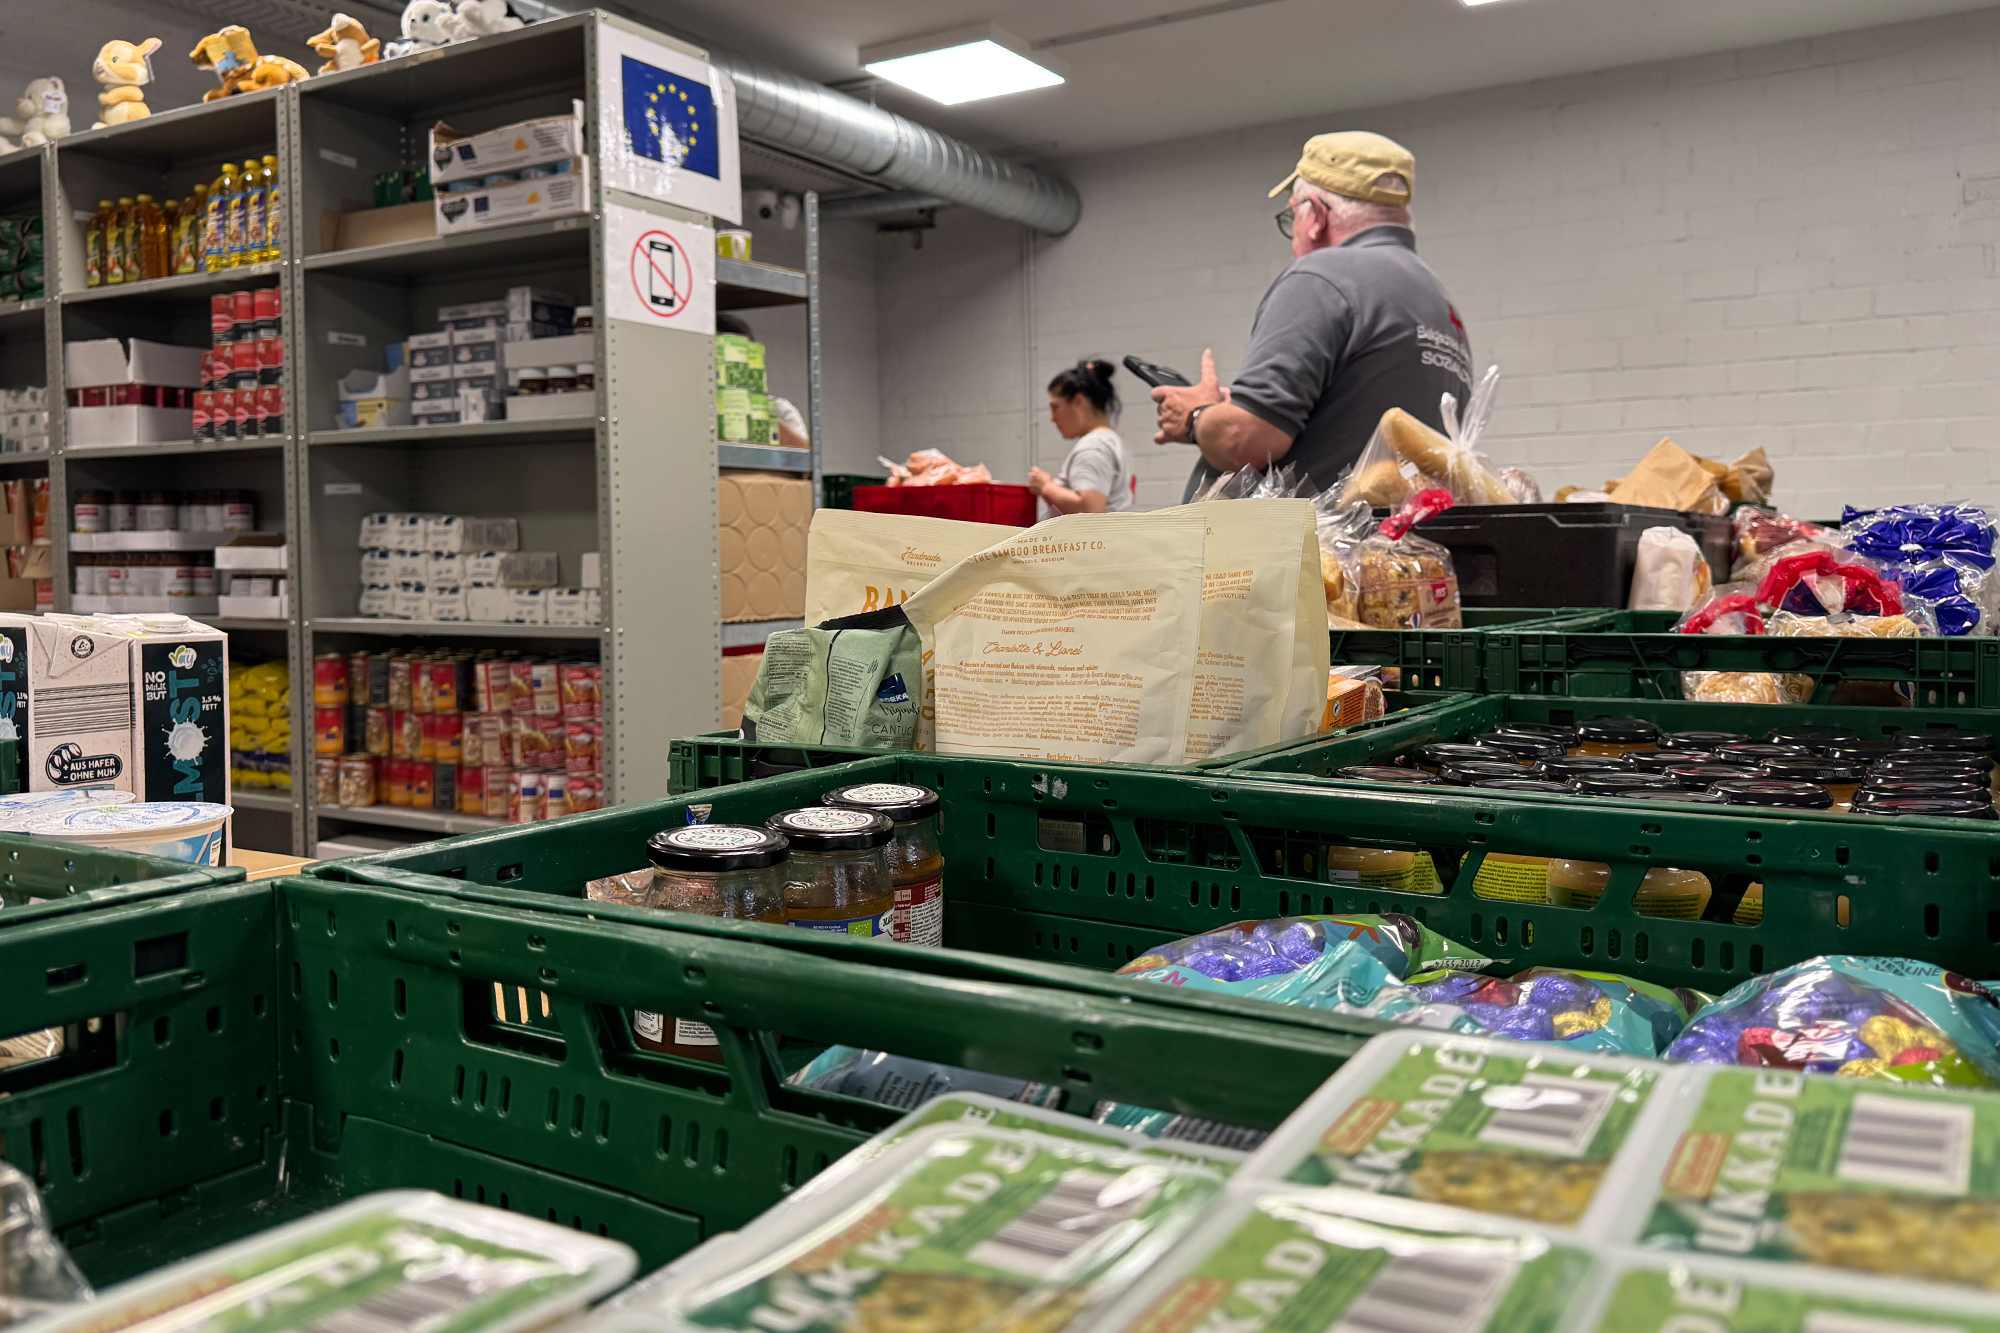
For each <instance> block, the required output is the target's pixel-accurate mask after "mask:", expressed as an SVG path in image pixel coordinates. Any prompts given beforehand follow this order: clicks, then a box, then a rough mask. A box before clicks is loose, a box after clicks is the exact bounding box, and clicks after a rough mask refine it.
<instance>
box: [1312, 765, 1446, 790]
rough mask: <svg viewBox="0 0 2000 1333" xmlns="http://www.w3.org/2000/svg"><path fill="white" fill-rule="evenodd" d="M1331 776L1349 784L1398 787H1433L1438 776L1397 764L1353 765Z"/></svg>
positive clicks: (1335, 771) (1340, 769) (1436, 782)
mask: <svg viewBox="0 0 2000 1333" xmlns="http://www.w3.org/2000/svg"><path fill="white" fill-rule="evenodd" d="M1333 775H1334V776H1335V777H1337V778H1344V779H1346V780H1347V781H1349V782H1384V783H1388V784H1390V785H1391V786H1398V787H1435V786H1437V785H1438V776H1437V774H1435V773H1426V772H1424V771H1423V770H1422V769H1421V768H1404V767H1402V766H1401V765H1398V764H1355V765H1352V766H1350V767H1348V768H1339V769H1335V770H1334V773H1333Z"/></svg>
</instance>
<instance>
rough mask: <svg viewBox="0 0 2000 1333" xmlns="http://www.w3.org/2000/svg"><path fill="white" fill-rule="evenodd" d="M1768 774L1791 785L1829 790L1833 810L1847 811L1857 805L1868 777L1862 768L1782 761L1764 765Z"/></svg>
mask: <svg viewBox="0 0 2000 1333" xmlns="http://www.w3.org/2000/svg"><path fill="white" fill-rule="evenodd" d="M1764 772H1765V773H1766V774H1767V775H1769V776H1771V777H1774V778H1783V779H1784V780H1785V781H1787V782H1815V783H1818V784H1819V785H1820V786H1822V787H1824V788H1826V790H1827V794H1828V795H1829V796H1831V797H1833V808H1834V809H1836V810H1845V809H1847V808H1848V807H1849V806H1851V805H1853V804H1854V793H1855V792H1856V791H1858V790H1859V789H1860V787H1861V782H1862V780H1863V779H1864V778H1866V777H1867V776H1868V775H1867V774H1866V773H1865V772H1863V771H1862V770H1861V769H1860V768H1857V767H1854V766H1852V765H1849V764H1835V763H1828V762H1827V761H1826V760H1824V759H1813V760H1810V761H1803V762H1791V761H1785V760H1780V761H1779V762H1777V763H1772V764H1766V765H1764Z"/></svg>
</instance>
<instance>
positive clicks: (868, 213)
mask: <svg viewBox="0 0 2000 1333" xmlns="http://www.w3.org/2000/svg"><path fill="white" fill-rule="evenodd" d="M946 202H947V201H946V200H943V199H940V198H938V197H937V196H936V195H934V194H919V193H917V192H916V191H913V190H891V191H889V193H887V194H857V195H855V196H853V197H852V198H848V199H829V200H827V201H826V202H825V203H822V204H821V205H820V206H819V212H820V216H821V217H828V218H879V217H887V216H888V215H889V214H891V213H921V212H923V211H924V210H925V209H927V208H938V207H942V206H943V205H944V204H945V203H946Z"/></svg>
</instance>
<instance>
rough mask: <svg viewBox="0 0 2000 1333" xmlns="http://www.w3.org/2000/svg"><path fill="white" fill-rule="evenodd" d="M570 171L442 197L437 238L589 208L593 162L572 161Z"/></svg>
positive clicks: (438, 209) (439, 199) (438, 204)
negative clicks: (591, 163)
mask: <svg viewBox="0 0 2000 1333" xmlns="http://www.w3.org/2000/svg"><path fill="white" fill-rule="evenodd" d="M572 162H573V163H574V166H573V167H572V169H571V170H569V171H566V172H563V173H562V174H561V175H557V176H539V177H537V178H535V179H534V180H525V181H516V182H514V183H513V184H511V185H496V186H494V187H493V188H492V189H490V190H467V191H464V192H463V193H460V194H440V195H438V197H437V199H436V201H435V202H436V204H437V219H438V227H437V229H438V235H440V236H456V235H459V234H460V233H462V232H468V231H478V230H480V229H481V228H484V227H505V226H509V225H511V224H513V223H516V222H533V221H535V220H537V219H540V218H556V217H565V216H567V215H569V214H572V213H583V212H587V211H588V210H589V208H590V159H589V158H587V157H579V158H574V159H572Z"/></svg>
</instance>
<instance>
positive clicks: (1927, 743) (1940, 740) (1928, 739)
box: [1900, 729, 1993, 758]
mask: <svg viewBox="0 0 2000 1333" xmlns="http://www.w3.org/2000/svg"><path fill="white" fill-rule="evenodd" d="M1900 740H1901V744H1902V748H1903V749H1905V750H1942V751H1945V752H1947V753H1951V754H1981V755H1985V756H1987V757H1988V758H1991V757H1992V754H1993V737H1992V736H1990V735H1988V734H1987V733H1986V732H1983V731H1956V730H1952V731H1946V730H1943V729H1939V730H1937V731H1912V732H1908V733H1906V734H1905V735H1903V736H1902V737H1901V738H1900Z"/></svg>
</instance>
